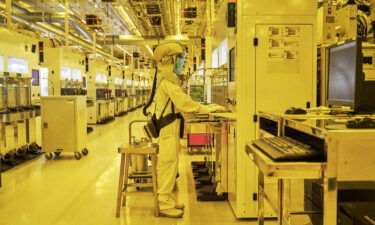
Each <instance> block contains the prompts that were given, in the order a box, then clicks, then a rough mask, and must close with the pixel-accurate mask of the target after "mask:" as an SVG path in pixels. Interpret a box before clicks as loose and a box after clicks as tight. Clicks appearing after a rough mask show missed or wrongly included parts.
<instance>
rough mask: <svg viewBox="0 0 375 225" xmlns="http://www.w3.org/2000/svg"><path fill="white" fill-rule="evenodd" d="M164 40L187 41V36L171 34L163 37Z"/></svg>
mask: <svg viewBox="0 0 375 225" xmlns="http://www.w3.org/2000/svg"><path fill="white" fill-rule="evenodd" d="M165 40H166V41H178V40H180V41H188V40H189V37H188V36H186V35H172V36H166V37H165Z"/></svg>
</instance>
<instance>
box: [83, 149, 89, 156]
mask: <svg viewBox="0 0 375 225" xmlns="http://www.w3.org/2000/svg"><path fill="white" fill-rule="evenodd" d="M82 154H83V155H84V156H86V155H88V154H89V150H88V149H87V148H84V149H83V150H82Z"/></svg>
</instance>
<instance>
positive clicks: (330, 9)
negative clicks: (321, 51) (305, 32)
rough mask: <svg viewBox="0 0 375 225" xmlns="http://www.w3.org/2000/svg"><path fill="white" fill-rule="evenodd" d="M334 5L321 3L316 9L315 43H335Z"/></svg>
mask: <svg viewBox="0 0 375 225" xmlns="http://www.w3.org/2000/svg"><path fill="white" fill-rule="evenodd" d="M335 17H336V6H332V5H328V4H323V5H322V7H320V8H319V9H318V23H317V32H318V37H317V43H318V44H323V43H324V44H328V43H335V40H336V30H335V24H336V19H335Z"/></svg>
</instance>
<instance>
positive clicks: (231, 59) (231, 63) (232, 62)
mask: <svg viewBox="0 0 375 225" xmlns="http://www.w3.org/2000/svg"><path fill="white" fill-rule="evenodd" d="M235 55H236V52H235V49H234V48H232V49H231V50H230V51H229V81H230V82H234V81H236V78H235V73H236V65H235V63H236V61H235V60H236V59H235Z"/></svg>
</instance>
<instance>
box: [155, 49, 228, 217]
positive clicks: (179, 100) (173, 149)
mask: <svg viewBox="0 0 375 225" xmlns="http://www.w3.org/2000/svg"><path fill="white" fill-rule="evenodd" d="M154 59H155V61H156V62H157V66H158V73H157V86H156V88H157V89H156V93H155V98H154V100H155V105H156V111H155V113H156V118H157V119H159V118H160V116H161V114H162V111H163V110H164V108H165V111H164V113H163V116H166V115H168V114H170V113H172V103H173V104H174V108H175V112H180V111H184V112H200V113H208V112H213V111H224V110H225V108H224V107H222V106H219V105H214V104H212V105H208V106H204V105H202V104H199V103H198V102H195V101H193V100H192V99H191V98H190V97H189V96H188V95H186V94H185V93H184V92H183V91H182V89H181V87H180V83H182V82H181V79H180V77H181V74H182V69H183V65H184V63H185V52H184V49H183V47H182V46H181V45H180V44H179V43H165V44H161V45H159V46H158V47H156V49H155V51H154ZM169 99H170V100H169ZM179 133H180V119H176V120H175V121H174V122H172V123H170V124H169V125H167V126H165V127H163V128H162V129H161V130H160V135H159V141H158V143H159V157H158V161H157V182H158V191H157V192H158V201H159V209H160V214H161V215H162V216H167V217H182V216H183V213H184V212H183V209H184V205H183V204H176V202H175V199H174V197H173V196H172V190H173V187H174V185H175V181H176V174H177V170H178V166H177V164H178V153H179V145H180V137H179Z"/></svg>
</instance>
